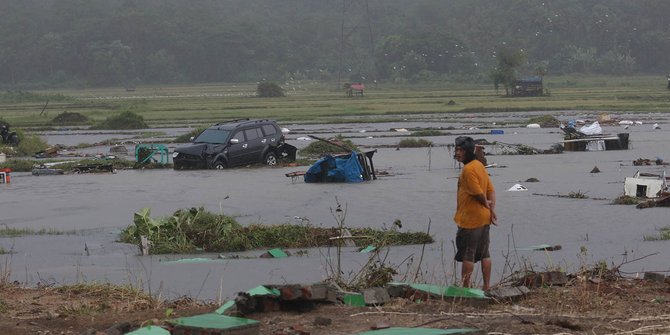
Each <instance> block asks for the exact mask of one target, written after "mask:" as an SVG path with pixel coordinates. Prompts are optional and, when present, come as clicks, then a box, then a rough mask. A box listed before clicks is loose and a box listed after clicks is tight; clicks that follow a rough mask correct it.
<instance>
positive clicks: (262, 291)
mask: <svg viewBox="0 0 670 335" xmlns="http://www.w3.org/2000/svg"><path fill="white" fill-rule="evenodd" d="M247 293H249V295H274V296H279V295H280V294H281V292H279V290H278V289H276V288H267V287H265V286H263V285H260V286H256V287H254V288H252V289H251V290H249V291H247Z"/></svg>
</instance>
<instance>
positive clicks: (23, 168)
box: [0, 158, 35, 172]
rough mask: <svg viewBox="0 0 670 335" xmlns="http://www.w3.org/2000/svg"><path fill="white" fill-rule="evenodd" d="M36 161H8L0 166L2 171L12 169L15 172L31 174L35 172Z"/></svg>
mask: <svg viewBox="0 0 670 335" xmlns="http://www.w3.org/2000/svg"><path fill="white" fill-rule="evenodd" d="M33 165H35V161H34V160H32V159H16V158H12V159H8V160H7V161H6V162H4V163H2V164H0V169H4V168H10V169H12V171H15V172H30V171H32V170H33Z"/></svg>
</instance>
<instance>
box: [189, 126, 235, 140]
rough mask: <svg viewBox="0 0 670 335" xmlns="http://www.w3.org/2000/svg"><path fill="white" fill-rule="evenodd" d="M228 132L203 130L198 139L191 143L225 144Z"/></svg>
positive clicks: (211, 129) (210, 129)
mask: <svg viewBox="0 0 670 335" xmlns="http://www.w3.org/2000/svg"><path fill="white" fill-rule="evenodd" d="M229 134H230V131H228V130H223V129H213V128H208V129H205V131H203V132H202V133H200V135H198V137H196V138H195V139H194V140H193V143H215V144H225V143H226V140H227V139H228V135H229Z"/></svg>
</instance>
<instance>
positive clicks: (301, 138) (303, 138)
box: [296, 136, 312, 141]
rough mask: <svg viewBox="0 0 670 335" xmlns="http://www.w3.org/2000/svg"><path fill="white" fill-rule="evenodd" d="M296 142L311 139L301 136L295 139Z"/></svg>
mask: <svg viewBox="0 0 670 335" xmlns="http://www.w3.org/2000/svg"><path fill="white" fill-rule="evenodd" d="M296 140H298V141H311V140H312V138H310V137H306V136H301V137H298V138H296Z"/></svg>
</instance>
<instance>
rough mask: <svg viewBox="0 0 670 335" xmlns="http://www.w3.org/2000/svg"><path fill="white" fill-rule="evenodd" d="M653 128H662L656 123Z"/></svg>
mask: <svg viewBox="0 0 670 335" xmlns="http://www.w3.org/2000/svg"><path fill="white" fill-rule="evenodd" d="M653 128H654V129H661V126H659V125H658V123H654V126H653Z"/></svg>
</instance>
